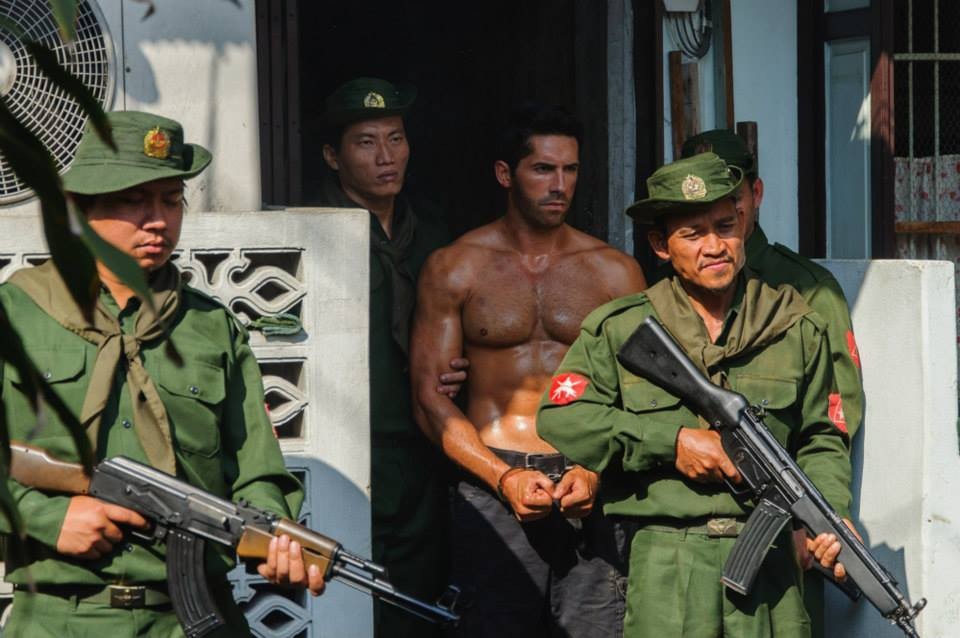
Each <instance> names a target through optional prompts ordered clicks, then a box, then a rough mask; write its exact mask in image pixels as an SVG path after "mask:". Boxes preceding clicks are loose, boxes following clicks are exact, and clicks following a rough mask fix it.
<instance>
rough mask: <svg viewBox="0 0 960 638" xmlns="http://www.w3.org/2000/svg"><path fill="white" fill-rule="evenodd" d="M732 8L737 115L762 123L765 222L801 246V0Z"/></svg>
mask: <svg viewBox="0 0 960 638" xmlns="http://www.w3.org/2000/svg"><path fill="white" fill-rule="evenodd" d="M801 1H803V0H801ZM730 11H731V17H732V22H733V101H734V113H735V116H736V121H738V122H739V121H746V120H753V121H755V122H757V129H758V132H759V138H760V152H759V155H760V176H761V177H762V178H763V181H764V185H765V186H766V191H765V193H764V199H763V206H762V207H761V209H760V220H761V223H762V224H763V229H764V231H765V232H766V233H767V236H768V237H770V238H771V239H772V240H774V241H778V242H780V243H781V244H784V245H786V246H789V247H791V248H793V249H796V248H797V242H798V239H799V231H798V224H797V221H798V214H797V194H798V190H797V188H798V185H797V169H798V157H797V152H798V151H797V148H798V130H797V99H798V96H797V0H735V1H734V2H731V3H730ZM800 214H804V213H803V211H801V212H800Z"/></svg>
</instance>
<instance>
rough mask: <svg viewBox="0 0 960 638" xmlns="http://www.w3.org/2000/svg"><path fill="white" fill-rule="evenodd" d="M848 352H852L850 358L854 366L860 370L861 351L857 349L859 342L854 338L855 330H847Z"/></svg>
mask: <svg viewBox="0 0 960 638" xmlns="http://www.w3.org/2000/svg"><path fill="white" fill-rule="evenodd" d="M847 350H849V351H850V358H851V359H853V364H854V365H855V366H857V368H858V369H859V368H860V350H859V349H858V348H857V340H856V339H854V338H853V330H847Z"/></svg>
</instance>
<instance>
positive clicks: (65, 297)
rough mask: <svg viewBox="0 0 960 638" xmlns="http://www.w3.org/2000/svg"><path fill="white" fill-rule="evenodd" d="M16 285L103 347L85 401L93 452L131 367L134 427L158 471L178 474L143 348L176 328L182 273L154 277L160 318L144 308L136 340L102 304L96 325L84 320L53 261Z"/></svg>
mask: <svg viewBox="0 0 960 638" xmlns="http://www.w3.org/2000/svg"><path fill="white" fill-rule="evenodd" d="M10 283H11V284H13V285H15V286H17V287H18V288H20V289H21V290H23V291H24V292H25V293H26V294H27V295H28V296H29V297H30V298H31V299H32V300H33V301H34V303H36V304H37V305H38V306H39V307H40V309H41V310H43V311H44V312H45V313H47V314H48V315H50V317H52V318H53V319H54V320H55V321H56V322H57V323H59V324H60V325H61V326H63V327H64V328H65V329H67V330H69V331H70V332H73V333H74V334H77V335H79V336H80V337H82V338H83V339H85V340H86V341H89V342H90V343H92V344H94V345H96V346H97V358H96V361H95V363H94V365H93V373H92V374H91V375H90V385H89V386H88V388H87V394H86V396H85V397H84V400H83V408H82V410H81V413H80V422H81V423H82V424H83V425H84V427H86V428H87V435H88V436H89V437H90V442H91V444H92V445H93V448H94V449H96V447H97V439H98V436H99V432H100V421H101V418H102V416H103V410H104V408H105V407H106V405H107V401H108V400H109V398H110V393H111V391H112V389H113V380H114V375H115V374H116V370H117V366H119V365H121V362H125V367H126V372H127V387H128V388H129V389H130V396H131V399H132V405H133V411H134V424H135V426H136V431H137V435H138V436H139V438H140V443H141V445H142V446H143V449H144V451H145V452H146V454H147V458H148V459H149V460H150V463H151V464H152V465H153V466H154V467H156V468H157V469H160V470H163V471H164V472H167V473H169V474H176V469H177V468H176V458H175V456H174V452H173V440H172V438H171V435H170V422H169V421H168V420H167V411H166V409H165V408H164V406H163V401H162V400H161V398H160V395H159V393H158V392H157V388H156V386H155V385H154V383H153V380H152V379H151V378H150V375H149V374H147V370H146V368H144V367H143V362H142V361H141V357H140V347H141V346H142V345H143V344H145V343H148V342H150V341H153V340H155V339H159V338H160V337H162V336H163V334H164V326H167V325H170V324H171V323H172V321H173V319H174V317H176V314H177V312H178V310H179V309H180V298H181V294H182V288H181V283H180V271H179V270H177V269H176V267H174V266H173V265H171V264H167V265H166V266H164V267H163V268H161V269H160V270H159V271H157V272H156V273H154V275H153V277H152V281H151V286H150V287H151V289H152V290H153V303H154V306H155V308H156V311H157V312H156V313H154V312H153V311H152V310H150V308H149V307H147V306H146V305H143V306H142V307H141V308H140V311H139V312H138V314H137V317H136V320H135V322H134V330H133V334H124V333H123V331H122V330H121V328H120V322H119V320H118V319H117V318H116V317H114V316H113V315H112V314H110V311H109V310H108V309H107V307H106V306H105V305H104V303H103V301H101V300H98V301H97V305H96V307H95V308H94V311H93V322H92V323H90V322H88V321H87V319H86V318H85V317H84V316H83V312H81V310H80V307H79V306H78V305H77V304H76V302H75V301H74V300H73V297H72V296H71V295H70V291H69V290H68V289H67V286H66V284H65V283H64V281H63V279H62V278H61V277H60V273H59V272H57V269H56V268H55V267H54V266H53V262H52V261H48V262H47V263H45V264H43V265H42V266H38V267H37V268H28V269H24V270H20V271H18V272H16V273H14V275H13V276H12V277H10Z"/></svg>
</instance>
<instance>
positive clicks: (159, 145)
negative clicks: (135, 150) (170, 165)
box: [143, 126, 170, 159]
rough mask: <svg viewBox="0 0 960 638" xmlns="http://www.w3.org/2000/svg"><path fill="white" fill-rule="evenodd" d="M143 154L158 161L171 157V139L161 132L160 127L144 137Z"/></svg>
mask: <svg viewBox="0 0 960 638" xmlns="http://www.w3.org/2000/svg"><path fill="white" fill-rule="evenodd" d="M143 154H144V155H146V156H147V157H155V158H157V159H167V158H168V157H170V138H169V137H167V134H166V133H164V132H163V131H161V130H160V127H159V126H158V127H157V128H155V129H153V130H151V131H148V132H147V134H146V135H144V137H143Z"/></svg>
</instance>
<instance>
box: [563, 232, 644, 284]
mask: <svg viewBox="0 0 960 638" xmlns="http://www.w3.org/2000/svg"><path fill="white" fill-rule="evenodd" d="M570 230H571V231H572V232H573V233H574V234H573V235H572V237H571V243H570V246H571V251H570V252H571V254H572V255H573V256H575V257H577V258H578V260H580V261H581V263H582V264H583V265H584V266H586V267H588V268H590V269H591V270H593V271H594V272H595V273H596V274H597V275H598V276H600V277H602V279H603V280H605V281H607V282H609V283H611V284H613V285H614V287H615V288H616V291H617V292H618V293H619V294H618V295H617V296H621V295H626V294H629V293H633V292H639V291H640V290H643V289H644V288H645V287H646V281H645V280H644V277H643V271H641V270H640V265H639V264H638V263H637V260H636V259H634V258H633V257H631V256H630V255H628V254H626V253H625V252H623V251H621V250H618V249H617V248H614V247H613V246H611V245H610V244H608V243H606V242H603V241H600V240H599V239H597V238H596V237H593V236H591V235H588V234H586V233H584V232H581V231H579V230H576V229H574V228H571V229H570Z"/></svg>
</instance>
